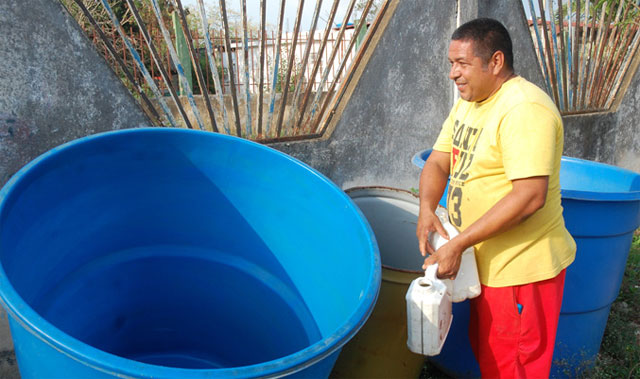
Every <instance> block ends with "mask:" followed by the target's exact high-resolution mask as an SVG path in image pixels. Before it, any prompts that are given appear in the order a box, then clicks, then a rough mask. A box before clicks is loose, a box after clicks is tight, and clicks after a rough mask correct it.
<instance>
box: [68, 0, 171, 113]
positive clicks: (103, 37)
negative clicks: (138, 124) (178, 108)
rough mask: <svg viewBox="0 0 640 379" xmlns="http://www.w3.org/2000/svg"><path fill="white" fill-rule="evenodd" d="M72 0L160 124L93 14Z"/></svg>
mask: <svg viewBox="0 0 640 379" xmlns="http://www.w3.org/2000/svg"><path fill="white" fill-rule="evenodd" d="M74 1H75V3H76V4H77V5H78V7H79V8H80V10H81V11H82V13H83V14H84V16H85V17H86V18H87V20H89V23H91V26H93V28H94V31H95V32H97V33H98V36H99V37H100V40H101V41H102V42H103V43H104V46H105V47H106V49H107V50H108V51H109V53H110V54H111V56H113V58H114V59H115V60H116V62H117V63H118V65H119V66H120V68H121V69H122V71H123V72H124V74H125V76H126V77H127V79H128V80H129V81H130V82H131V84H132V85H133V86H134V87H135V89H136V90H137V91H138V93H139V94H140V97H141V98H142V100H143V101H144V103H145V105H146V106H147V110H148V112H149V113H150V114H149V118H151V121H152V122H153V123H154V124H158V125H161V123H160V115H159V114H158V111H156V108H155V107H154V106H153V104H152V103H151V101H150V100H149V98H148V97H147V94H146V93H144V89H143V88H142V86H141V85H140V84H139V83H138V81H137V80H135V78H134V77H133V75H131V71H130V70H129V68H127V66H126V64H125V63H124V62H123V60H122V59H120V57H119V56H118V53H117V51H116V49H115V48H114V47H113V45H112V44H111V42H110V41H109V39H108V38H107V35H106V34H104V32H103V31H102V29H101V28H100V26H99V25H98V23H97V22H96V20H95V19H94V18H93V16H92V15H91V13H90V12H89V10H87V8H86V7H85V6H84V4H83V3H82V0H74ZM94 38H95V34H94ZM94 44H95V43H94ZM141 61H142V62H144V57H142V59H141ZM133 67H134V68H135V67H137V66H133ZM145 79H146V78H145ZM151 81H153V78H151Z"/></svg>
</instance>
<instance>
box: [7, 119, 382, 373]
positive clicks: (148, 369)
mask: <svg viewBox="0 0 640 379" xmlns="http://www.w3.org/2000/svg"><path fill="white" fill-rule="evenodd" d="M144 133H166V134H176V135H177V134H183V133H188V134H194V135H200V136H202V137H203V138H221V139H223V140H229V141H234V142H235V143H240V144H245V145H247V146H251V148H254V149H258V150H264V151H269V152H270V153H273V154H276V155H277V156H279V157H280V158H282V159H286V160H288V161H290V162H291V163H292V164H295V165H298V166H300V167H301V168H302V169H304V170H306V171H307V172H308V173H309V174H311V175H312V176H315V177H316V178H317V179H319V180H320V181H322V182H324V183H326V184H327V185H328V186H329V188H331V190H332V191H333V192H335V193H336V194H337V195H338V196H339V197H341V198H342V199H343V200H345V205H346V206H347V207H348V208H350V209H351V210H352V211H354V212H356V213H357V214H358V215H359V216H360V220H359V226H360V227H362V228H363V229H364V231H365V232H366V233H368V235H369V239H368V246H367V248H368V249H369V250H370V251H373V252H374V257H373V259H372V260H371V264H370V273H371V274H370V277H369V282H368V283H367V288H366V291H363V293H364V294H365V296H364V297H363V298H362V299H360V304H359V306H358V307H357V308H356V309H355V310H354V311H353V313H352V314H351V315H350V316H349V319H348V320H347V321H346V322H344V323H343V324H342V325H341V326H340V327H338V328H337V329H336V330H335V331H334V332H333V333H331V334H330V335H328V336H326V337H324V338H322V339H321V340H320V341H317V342H315V343H314V344H312V345H310V346H308V347H306V348H304V349H302V350H300V351H298V352H295V353H292V354H290V355H288V356H285V357H282V358H279V359H275V360H272V361H267V362H263V363H259V364H254V365H248V366H240V367H232V368H224V369H183V368H175V367H165V366H158V365H152V364H147V363H142V362H138V361H134V360H131V359H127V358H123V357H119V356H117V355H114V354H110V353H107V352H104V351H102V350H99V349H97V348H94V347H92V346H91V345H88V344H86V343H84V342H81V341H79V340H77V339H75V338H73V337H71V336H69V335H67V334H66V333H64V332H62V331H61V330H59V329H58V328H56V327H55V326H54V325H52V324H51V323H49V322H48V321H47V320H46V319H44V318H43V317H41V316H40V315H39V314H38V313H37V312H35V311H34V310H33V309H32V308H31V307H30V306H29V305H28V304H27V303H26V302H25V301H24V300H23V299H22V298H21V297H20V295H19V294H18V293H17V292H16V290H15V289H14V288H13V286H12V285H11V283H10V282H9V280H8V279H7V275H6V273H5V272H4V268H3V267H2V264H1V262H0V306H3V307H4V308H5V310H6V311H7V313H8V315H9V316H10V317H12V318H13V320H14V321H16V322H17V323H18V324H19V325H20V326H21V327H22V328H24V329H25V330H26V331H27V332H29V333H30V334H32V335H34V336H35V337H36V338H38V339H40V340H41V341H42V342H44V343H46V344H47V345H49V346H51V347H52V348H54V349H55V350H57V351H59V352H60V353H62V354H65V355H66V356H68V357H69V358H71V359H73V360H75V361H76V362H78V363H81V364H83V365H86V366H88V367H91V368H92V369H95V370H97V371H101V372H104V373H106V374H110V375H114V376H124V377H135V378H164V377H189V378H210V377H230V376H235V377H246V378H249V377H280V376H284V375H289V374H292V373H295V372H298V371H301V370H303V369H305V368H307V367H309V366H312V365H314V364H315V363H317V362H319V361H321V360H323V359H324V358H326V357H328V356H329V355H331V354H333V353H334V352H336V351H337V350H338V349H340V348H341V347H342V346H343V345H344V344H345V343H347V342H348V341H349V340H350V339H351V338H352V337H353V336H354V335H355V334H356V333H357V332H358V330H360V328H362V326H363V325H364V324H365V322H366V321H367V319H368V318H369V316H370V315H371V312H372V311H373V308H374V306H375V304H376V301H377V298H378V294H379V292H380V283H381V279H382V270H381V259H380V253H379V248H378V244H377V241H376V239H375V234H374V233H373V230H372V229H371V226H370V225H369V223H368V222H367V221H366V218H365V217H364V214H362V212H361V211H360V209H359V208H358V207H357V206H356V205H355V203H353V201H352V200H351V198H350V197H349V196H348V195H347V194H346V193H345V192H344V191H342V190H341V189H340V188H338V187H337V186H336V185H335V184H334V183H333V182H332V181H331V180H330V179H328V178H327V177H326V176H324V175H323V174H322V173H320V172H319V171H317V170H315V169H314V168H312V167H310V166H309V165H307V164H305V163H304V162H302V161H299V160H297V159H295V158H293V157H291V156H289V155H287V154H284V153H282V152H280V151H278V150H276V149H273V148H271V147H268V146H265V145H262V144H259V143H257V142H253V141H249V140H246V139H243V138H238V137H235V136H230V135H223V134H219V133H213V132H206V131H200V130H193V129H182V128H164V127H154V126H145V127H139V128H130V129H120V130H115V131H108V132H102V133H97V134H92V135H89V136H85V137H81V138H78V139H75V140H72V141H69V142H67V143H64V144H62V145H60V146H57V147H54V148H52V149H50V150H48V151H47V152H45V153H43V154H41V155H40V156H38V157H37V158H35V159H33V160H32V161H30V162H29V163H27V164H26V165H25V166H23V167H22V168H21V169H20V170H19V171H18V172H16V173H15V174H14V175H13V176H12V177H11V178H10V179H9V181H8V182H7V183H6V184H5V185H4V186H3V187H2V188H1V189H0V220H1V219H2V217H3V214H4V210H5V207H6V202H5V199H6V198H7V197H9V196H10V195H11V193H12V190H13V189H14V188H16V187H17V186H19V184H20V183H21V182H22V181H23V180H25V177H26V176H27V175H28V174H29V173H30V172H31V170H32V169H33V168H34V167H36V166H38V165H41V164H45V163H46V162H47V161H50V160H52V159H54V158H55V156H56V155H58V154H61V153H63V152H65V151H68V150H70V149H73V148H74V147H75V146H77V145H80V144H85V143H90V142H92V141H96V140H100V139H105V138H115V137H117V136H120V135H128V134H144ZM122 367H127V370H124V369H123V368H122Z"/></svg>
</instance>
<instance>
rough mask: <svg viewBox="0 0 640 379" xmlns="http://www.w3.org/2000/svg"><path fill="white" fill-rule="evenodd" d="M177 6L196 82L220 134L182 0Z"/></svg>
mask: <svg viewBox="0 0 640 379" xmlns="http://www.w3.org/2000/svg"><path fill="white" fill-rule="evenodd" d="M173 1H174V3H175V5H176V6H177V8H178V14H179V16H180V19H181V21H182V22H181V23H180V25H181V26H182V32H183V33H184V36H185V39H186V40H187V47H188V48H189V55H190V56H191V62H192V63H193V66H194V67H195V70H196V80H198V86H200V93H201V95H202V98H203V99H204V104H205V106H206V108H207V113H208V114H209V118H210V119H211V126H212V129H213V131H214V132H218V125H217V124H216V117H215V115H214V114H213V108H211V101H210V100H209V90H208V88H207V82H205V79H204V75H202V70H201V69H200V59H199V57H198V53H197V52H196V50H195V48H194V47H193V37H192V36H191V31H190V30H189V24H187V17H186V15H185V14H184V9H183V8H182V0H173Z"/></svg>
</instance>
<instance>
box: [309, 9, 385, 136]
mask: <svg viewBox="0 0 640 379" xmlns="http://www.w3.org/2000/svg"><path fill="white" fill-rule="evenodd" d="M372 4H373V0H369V1H367V3H366V4H365V6H364V9H363V10H362V13H361V15H360V20H359V21H358V24H357V25H356V28H355V29H354V31H353V35H352V37H351V41H349V46H348V47H347V50H346V52H345V53H344V57H343V59H342V62H341V63H340V67H339V68H338V71H337V73H336V75H335V76H334V80H333V82H332V83H331V87H329V91H328V92H327V94H331V93H334V90H335V87H336V84H337V83H338V79H339V78H340V75H342V70H344V68H345V67H346V65H347V61H348V58H349V55H350V54H351V50H352V49H353V47H354V46H355V45H356V42H357V41H358V38H357V37H358V35H359V34H360V30H361V29H362V27H363V26H364V25H366V24H367V15H368V13H369V10H370V9H371V5H372ZM331 100H332V96H329V95H327V97H326V98H325V99H324V102H323V104H322V107H321V108H320V113H319V117H317V120H316V122H315V123H314V125H313V127H312V129H311V130H312V133H315V132H317V130H318V125H319V124H320V121H321V120H322V115H324V112H325V110H326V109H327V106H328V105H329V103H330V102H331Z"/></svg>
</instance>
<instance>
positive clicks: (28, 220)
mask: <svg viewBox="0 0 640 379" xmlns="http://www.w3.org/2000/svg"><path fill="white" fill-rule="evenodd" d="M380 275H381V274H380V258H379V254H378V247H377V244H376V241H375V238H374V236H373V233H372V231H371V229H370V227H369V225H368V224H367V222H366V221H365V220H364V219H363V216H362V215H361V213H360V212H359V210H358V209H357V207H356V206H355V205H354V204H353V203H352V202H351V200H350V199H349V197H348V196H347V195H346V194H345V193H344V192H342V191H341V190H340V189H339V188H337V187H336V186H335V185H334V184H332V183H331V182H330V181H329V180H328V179H326V178H325V177H323V176H322V175H321V174H319V173H318V172H316V171H314V170H313V169H311V168H309V167H308V166H306V165H304V164H302V163H300V162H299V161H297V160H295V159H293V158H291V157H289V156H286V155H285V154H282V153H280V152H277V151H275V150H273V149H271V148H268V147H265V146H262V145H259V144H256V143H253V142H249V141H246V140H242V139H239V138H235V137H230V136H223V135H219V134H214V133H206V132H198V131H192V130H184V129H164V128H146V129H132V130H125V131H117V132H110V133H105V134H100V135H95V136H90V137H86V138H81V139H79V140H76V141H73V142H71V143H68V144H66V145H63V146H61V147H58V148H55V149H53V150H51V151H49V152H47V153H45V154H44V155H42V156H40V157H39V158H37V159H35V160H34V161H32V162H31V163H29V164H28V165H27V166H25V167H24V168H23V169H22V170H21V171H19V172H18V173H17V174H16V175H15V176H14V177H13V178H12V179H11V180H10V181H9V182H8V183H7V184H6V186H5V187H4V188H3V189H2V191H1V192H0V295H1V299H2V302H3V305H4V307H5V308H6V309H7V312H8V313H9V316H10V317H9V318H10V327H11V333H12V336H13V341H14V346H15V351H16V355H17V359H18V365H19V368H20V373H21V375H22V377H23V378H45V377H137V378H168V377H174V378H175V377H180V378H183V377H184V378H200V377H207V378H209V377H242V378H244V377H269V376H283V375H290V374H292V375H297V376H303V377H326V376H328V375H329V372H330V371H331V368H332V366H333V364H334V362H335V359H336V358H337V355H338V354H339V352H340V348H341V346H342V345H343V344H344V343H346V342H347V341H348V340H349V339H350V338H351V337H352V336H353V335H354V334H355V333H356V332H357V331H358V329H359V328H360V327H361V326H362V325H363V324H364V322H365V321H366V319H367V317H368V316H369V314H370V312H371V310H372V308H373V306H374V304H375V301H376V297H377V294H378V290H379V286H380Z"/></svg>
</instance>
